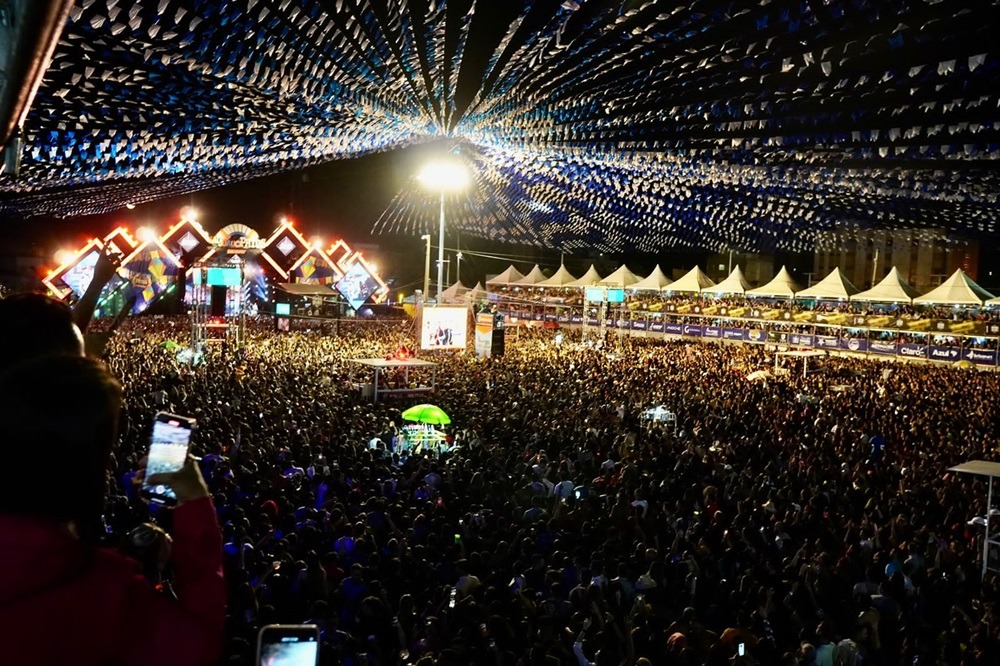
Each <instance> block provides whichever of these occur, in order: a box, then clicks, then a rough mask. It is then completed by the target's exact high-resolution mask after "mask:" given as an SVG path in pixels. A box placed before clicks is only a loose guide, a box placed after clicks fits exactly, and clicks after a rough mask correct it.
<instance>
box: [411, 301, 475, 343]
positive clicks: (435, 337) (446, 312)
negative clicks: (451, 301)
mask: <svg viewBox="0 0 1000 666" xmlns="http://www.w3.org/2000/svg"><path fill="white" fill-rule="evenodd" d="M468 317H469V311H468V309H466V308H424V315H423V327H422V331H421V335H420V348H421V349H465V343H466V333H467V331H466V328H467V325H468Z"/></svg>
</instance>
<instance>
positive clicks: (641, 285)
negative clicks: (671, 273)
mask: <svg viewBox="0 0 1000 666" xmlns="http://www.w3.org/2000/svg"><path fill="white" fill-rule="evenodd" d="M670 282H671V280H670V278H668V277H667V276H666V275H665V274H664V273H663V271H661V270H660V267H659V266H657V267H656V268H655V269H654V270H653V272H652V273H650V274H649V275H647V276H646V277H644V278H643V279H641V280H639V281H638V282H636V283H635V284H633V285H632V286H630V287H629V290H631V291H660V290H661V289H663V288H664V287H666V286H667V285H668V284H670Z"/></svg>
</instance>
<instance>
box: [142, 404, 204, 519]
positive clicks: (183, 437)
mask: <svg viewBox="0 0 1000 666" xmlns="http://www.w3.org/2000/svg"><path fill="white" fill-rule="evenodd" d="M194 423H195V422H194V419H190V418H187V417H185V416H175V415H174V414H167V413H166V412H159V413H157V415H156V417H155V418H154V419H153V437H152V440H151V442H150V444H149V456H148V458H147V459H146V479H147V480H144V481H143V483H142V492H141V495H142V496H143V498H145V499H146V500H147V501H148V502H152V503H154V504H162V505H164V506H173V505H175V504H177V495H175V494H174V491H173V490H171V489H170V488H169V487H167V486H165V485H163V484H159V485H156V486H151V485H150V484H149V481H148V479H149V477H150V476H152V475H153V474H162V473H166V472H176V471H177V470H179V469H180V468H181V467H183V466H184V461H185V460H187V455H188V447H189V446H190V444H191V432H192V431H193V430H194Z"/></svg>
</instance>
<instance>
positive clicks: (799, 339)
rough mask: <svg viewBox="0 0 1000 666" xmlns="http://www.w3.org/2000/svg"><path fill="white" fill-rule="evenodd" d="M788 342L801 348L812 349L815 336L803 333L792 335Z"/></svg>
mask: <svg viewBox="0 0 1000 666" xmlns="http://www.w3.org/2000/svg"><path fill="white" fill-rule="evenodd" d="M788 342H790V343H791V344H793V345H798V346H799V347H812V346H813V336H811V335H804V334H802V333H792V334H791V336H789V338H788Z"/></svg>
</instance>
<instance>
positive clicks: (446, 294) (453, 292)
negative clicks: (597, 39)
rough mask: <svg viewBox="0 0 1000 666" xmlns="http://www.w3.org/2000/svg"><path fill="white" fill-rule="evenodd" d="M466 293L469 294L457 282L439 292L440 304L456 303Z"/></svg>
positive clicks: (465, 288) (467, 290)
mask: <svg viewBox="0 0 1000 666" xmlns="http://www.w3.org/2000/svg"><path fill="white" fill-rule="evenodd" d="M467 293H469V288H468V287H466V286H465V285H464V284H462V281H461V280H459V281H458V282H456V283H455V284H453V285H451V286H450V287H448V288H447V289H445V290H444V291H442V292H441V302H442V303H455V302H457V301H461V300H463V297H464V296H465V295H466V294H467Z"/></svg>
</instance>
